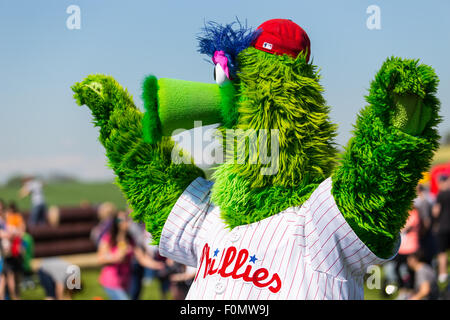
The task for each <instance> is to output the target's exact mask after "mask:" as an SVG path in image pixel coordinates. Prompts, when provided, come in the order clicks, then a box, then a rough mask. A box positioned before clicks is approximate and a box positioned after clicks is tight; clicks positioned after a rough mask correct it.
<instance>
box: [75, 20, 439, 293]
mask: <svg viewBox="0 0 450 320" xmlns="http://www.w3.org/2000/svg"><path fill="white" fill-rule="evenodd" d="M198 41H199V52H200V53H202V54H206V55H208V56H209V57H210V58H211V59H212V62H213V63H214V65H215V66H214V78H215V80H216V83H214V84H206V83H198V82H191V81H183V80H175V79H166V78H161V79H157V78H156V77H155V76H153V75H150V76H148V77H146V78H145V80H144V81H143V93H142V99H143V102H144V107H145V113H142V112H140V111H139V110H138V109H137V108H136V106H135V104H134V103H133V100H132V98H131V96H130V95H129V94H128V92H127V91H126V90H125V89H123V88H122V87H121V86H120V85H119V84H118V83H117V82H116V81H115V80H114V79H113V78H112V77H109V76H105V75H90V76H88V77H87V78H86V79H85V80H83V81H82V82H80V83H76V84H75V85H74V86H73V87H72V89H73V91H74V92H75V94H74V97H75V99H76V101H77V103H78V104H79V105H86V106H88V107H89V109H90V110H91V112H92V115H93V118H94V124H95V125H96V126H98V127H99V128H100V130H99V135H100V137H99V140H100V142H101V143H102V144H103V146H104V147H105V149H106V155H107V157H108V159H109V166H110V167H111V168H112V169H113V170H114V172H115V174H116V176H117V184H118V185H119V186H120V188H121V190H122V191H123V193H124V194H125V196H126V198H127V200H128V203H129V205H130V206H131V208H132V209H133V213H132V217H133V219H134V220H135V221H140V222H143V223H145V225H146V229H147V231H148V232H150V233H151V234H152V236H153V239H154V241H155V243H156V244H158V245H159V250H160V253H161V255H163V256H166V257H169V258H171V259H174V260H176V261H178V262H180V263H183V264H186V265H189V266H194V267H197V274H196V277H195V280H194V282H193V283H192V286H191V288H190V291H189V293H188V296H187V298H188V299H363V298H364V290H363V276H364V274H365V273H366V271H367V267H368V266H370V265H374V264H381V263H383V262H385V261H387V260H388V259H391V258H392V257H393V256H395V254H396V252H397V250H398V247H399V242H400V240H399V232H400V230H401V229H402V227H403V226H404V224H405V222H406V219H407V217H408V211H409V209H410V206H411V204H412V200H413V199H414V197H415V190H416V185H417V183H418V181H419V180H420V179H421V176H422V172H423V171H425V170H427V169H428V167H429V165H430V161H431V159H432V155H433V152H434V151H435V150H436V149H437V147H438V139H439V136H438V133H437V130H436V125H437V124H438V123H439V121H440V117H439V115H438V111H439V100H438V99H437V98H436V91H437V85H438V77H437V76H436V74H435V72H434V70H433V69H432V68H431V67H429V66H427V65H424V64H419V62H418V61H417V60H409V59H402V58H396V57H391V58H388V59H387V60H386V61H385V62H384V63H383V65H382V66H381V68H380V70H379V71H378V73H377V74H376V75H375V78H374V80H373V81H372V82H371V84H370V89H369V92H368V95H367V96H366V100H367V106H366V107H364V108H363V109H362V110H361V111H360V113H359V115H358V117H357V119H356V125H355V126H354V136H353V137H352V138H351V140H350V141H349V143H348V145H347V147H346V148H345V151H344V152H343V153H342V154H338V152H337V149H336V146H335V143H334V137H335V136H336V125H334V124H333V123H332V122H330V119H329V110H330V108H329V106H328V105H327V104H326V101H325V100H324V98H323V88H322V86H321V85H320V83H319V78H320V77H319V74H318V71H317V67H316V66H314V65H313V64H312V63H310V62H309V60H310V53H311V50H310V49H311V45H310V40H309V38H308V35H307V34H306V32H305V31H304V30H303V29H302V28H301V27H300V26H298V25H297V24H295V23H294V22H292V21H291V20H286V19H273V20H269V21H266V22H264V23H263V24H262V25H261V26H259V27H258V28H257V29H251V28H247V27H246V26H244V25H242V24H241V23H239V22H234V23H232V24H228V25H219V24H217V23H213V22H210V23H206V24H205V27H204V28H203V30H202V33H201V34H200V35H199V36H198ZM195 120H197V121H200V120H201V121H202V123H203V125H209V124H214V123H220V126H219V127H218V129H217V134H216V136H217V137H222V144H221V146H222V148H223V151H224V154H225V157H224V158H225V160H224V161H222V162H221V163H220V164H218V165H217V167H216V168H215V170H214V173H213V174H212V177H211V179H209V180H207V179H206V176H205V173H204V172H203V171H202V170H201V169H200V168H199V167H197V166H196V165H195V164H194V162H193V160H192V158H190V156H189V155H188V154H187V152H185V151H183V150H182V149H181V147H180V146H179V145H178V144H177V143H175V142H174V140H173V139H172V137H171V136H172V133H173V131H174V130H176V129H180V128H183V129H186V130H188V129H191V128H193V127H194V121H195ZM180 159H182V160H180Z"/></svg>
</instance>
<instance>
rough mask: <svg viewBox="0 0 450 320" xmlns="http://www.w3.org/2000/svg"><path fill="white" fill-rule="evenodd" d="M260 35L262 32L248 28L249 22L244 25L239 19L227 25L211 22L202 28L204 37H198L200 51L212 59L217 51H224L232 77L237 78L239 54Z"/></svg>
mask: <svg viewBox="0 0 450 320" xmlns="http://www.w3.org/2000/svg"><path fill="white" fill-rule="evenodd" d="M259 33H260V30H256V31H255V30H253V29H252V28H249V27H247V22H246V23H245V25H243V24H242V23H241V22H240V21H239V20H238V19H236V21H234V22H232V23H230V24H226V25H220V24H218V23H216V22H213V21H209V22H206V23H205V26H204V27H203V28H202V35H200V36H198V37H197V40H198V41H199V49H198V51H199V52H200V53H202V54H206V55H208V56H210V57H213V56H214V52H216V51H224V52H225V56H226V57H227V58H228V68H229V69H230V72H231V75H232V76H235V75H236V72H237V69H238V68H237V63H236V58H237V56H238V54H239V52H241V51H242V50H244V49H246V48H248V47H249V46H250V45H251V44H252V42H253V41H254V40H255V39H256V37H257V36H258V35H259Z"/></svg>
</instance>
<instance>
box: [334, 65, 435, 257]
mask: <svg viewBox="0 0 450 320" xmlns="http://www.w3.org/2000/svg"><path fill="white" fill-rule="evenodd" d="M437 85H438V77H437V76H436V74H435V73H434V71H433V69H432V68H430V67H429V66H426V65H423V64H421V65H420V64H418V61H417V60H407V59H400V58H389V59H387V60H386V62H385V63H384V64H383V66H382V67H381V69H380V71H379V72H378V73H377V75H376V76H375V80H374V81H372V83H371V86H370V91H369V95H368V96H367V97H366V100H367V102H368V103H369V105H368V106H367V107H366V108H364V109H363V110H362V111H361V113H360V114H359V115H358V118H357V122H356V126H355V129H354V137H353V138H352V139H351V140H350V142H349V144H348V147H347V148H346V151H345V153H344V155H343V157H342V159H341V161H340V165H339V167H338V168H337V170H336V171H335V172H334V173H333V176H332V180H333V189H332V193H333V195H334V198H335V200H336V203H337V205H338V207H339V209H340V211H341V212H342V214H343V215H344V217H345V219H346V220H347V222H348V223H349V224H350V226H351V227H352V229H353V230H354V231H355V233H356V234H357V235H358V236H359V238H360V239H361V240H362V241H363V242H364V243H365V244H366V245H367V246H368V247H369V248H370V249H371V250H372V251H373V252H374V253H376V254H377V255H378V256H380V257H384V258H387V257H390V256H392V253H393V249H394V248H393V247H394V245H395V243H396V241H397V238H398V234H399V231H400V230H401V228H402V227H403V226H404V224H405V222H406V220H407V218H408V211H409V209H410V207H411V205H412V200H413V199H414V197H415V194H416V193H415V190H416V186H417V183H418V181H419V180H420V179H421V177H422V173H423V172H424V171H426V170H427V169H428V168H429V166H430V162H431V159H432V156H433V152H434V151H435V150H436V149H437V148H438V140H439V136H438V133H437V131H436V125H437V124H438V123H439V121H440V117H439V115H438V111H439V101H438V99H437V98H436V96H435V94H436V90H437ZM399 97H400V98H399Z"/></svg>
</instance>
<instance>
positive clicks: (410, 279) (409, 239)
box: [395, 208, 420, 299]
mask: <svg viewBox="0 0 450 320" xmlns="http://www.w3.org/2000/svg"><path fill="white" fill-rule="evenodd" d="M419 227H420V217H419V213H418V211H417V209H416V208H413V209H412V210H411V211H410V212H409V217H408V220H407V221H406V225H405V226H404V228H403V229H402V231H401V234H400V235H401V244H400V248H399V250H398V255H397V256H396V258H395V260H396V262H397V266H396V272H397V278H398V281H399V290H400V291H399V296H400V297H399V299H402V298H403V297H402V296H403V295H405V294H406V293H407V292H408V291H409V290H410V289H412V287H413V283H414V271H413V270H412V269H410V268H409V267H408V264H407V257H408V256H409V255H410V254H412V253H414V252H416V251H417V250H419Z"/></svg>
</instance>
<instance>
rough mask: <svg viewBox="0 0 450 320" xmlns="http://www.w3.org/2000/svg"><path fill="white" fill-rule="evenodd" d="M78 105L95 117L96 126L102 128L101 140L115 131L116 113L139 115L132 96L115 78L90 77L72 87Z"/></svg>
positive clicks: (103, 76)
mask: <svg viewBox="0 0 450 320" xmlns="http://www.w3.org/2000/svg"><path fill="white" fill-rule="evenodd" d="M72 90H73V91H74V93H75V94H74V98H75V100H76V101H77V103H78V105H80V106H82V105H86V106H87V107H88V108H89V109H90V110H91V112H92V115H93V116H94V124H95V126H97V127H100V140H102V142H103V141H104V139H106V138H108V137H109V135H110V134H111V131H112V130H113V129H114V126H113V123H114V121H111V116H112V114H113V113H115V112H123V111H125V110H130V111H132V112H133V113H137V114H139V113H140V112H139V111H138V110H137V109H136V107H135V105H134V103H133V100H132V98H131V96H130V95H129V94H128V92H127V90H126V89H123V88H122V87H121V86H120V84H119V83H117V81H116V80H114V78H112V77H110V76H105V75H101V74H99V75H89V76H88V77H86V79H84V80H83V81H82V82H78V83H75V84H74V85H73V86H72Z"/></svg>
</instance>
